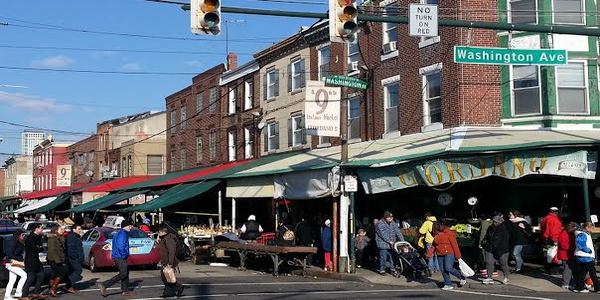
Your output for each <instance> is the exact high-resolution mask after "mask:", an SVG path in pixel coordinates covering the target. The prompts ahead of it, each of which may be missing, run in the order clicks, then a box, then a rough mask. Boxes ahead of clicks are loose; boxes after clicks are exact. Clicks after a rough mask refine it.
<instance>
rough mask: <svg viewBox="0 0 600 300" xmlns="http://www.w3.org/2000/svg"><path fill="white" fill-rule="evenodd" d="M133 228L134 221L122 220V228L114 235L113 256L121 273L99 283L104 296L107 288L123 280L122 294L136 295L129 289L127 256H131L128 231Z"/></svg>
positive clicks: (125, 295) (126, 295) (127, 295)
mask: <svg viewBox="0 0 600 300" xmlns="http://www.w3.org/2000/svg"><path fill="white" fill-rule="evenodd" d="M132 228H133V223H132V222H131V221H129V220H127V219H125V220H123V221H122V222H121V230H119V231H118V232H117V233H116V234H115V235H114V236H113V241H112V251H111V258H112V259H113V261H114V262H115V264H116V265H117V269H118V270H119V273H118V274H117V275H115V276H114V277H112V278H111V279H109V280H107V281H105V282H102V283H99V284H98V289H99V290H100V294H101V295H102V296H103V297H106V296H107V295H106V289H107V288H109V287H111V286H112V285H114V284H115V283H117V282H118V281H120V282H121V296H124V297H129V296H133V295H135V294H134V293H133V292H132V291H130V290H129V267H128V266H127V258H128V257H129V236H128V233H129V232H130V231H131V229H132Z"/></svg>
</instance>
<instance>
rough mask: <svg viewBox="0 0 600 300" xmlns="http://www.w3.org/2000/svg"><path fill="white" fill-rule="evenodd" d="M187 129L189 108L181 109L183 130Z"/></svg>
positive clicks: (183, 107)
mask: <svg viewBox="0 0 600 300" xmlns="http://www.w3.org/2000/svg"><path fill="white" fill-rule="evenodd" d="M186 127H187V107H186V106H182V107H181V129H183V128H186Z"/></svg>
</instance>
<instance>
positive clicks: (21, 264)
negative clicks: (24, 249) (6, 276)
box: [10, 259, 25, 268]
mask: <svg viewBox="0 0 600 300" xmlns="http://www.w3.org/2000/svg"><path fill="white" fill-rule="evenodd" d="M10 265H11V266H13V267H17V268H25V263H24V262H22V261H20V260H16V259H11V260H10Z"/></svg>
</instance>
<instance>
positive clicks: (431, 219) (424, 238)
mask: <svg viewBox="0 0 600 300" xmlns="http://www.w3.org/2000/svg"><path fill="white" fill-rule="evenodd" d="M435 222H437V219H436V218H435V216H433V215H432V214H431V213H426V214H425V222H423V225H421V228H419V233H420V234H421V237H420V238H419V241H418V243H417V244H418V246H419V247H420V248H421V249H425V253H427V252H429V249H431V247H433V234H432V232H433V230H434V224H435ZM427 260H428V261H427V265H428V267H429V270H430V271H431V273H433V272H437V271H439V270H440V264H439V262H438V259H437V254H436V253H435V252H434V253H433V256H432V257H430V258H428V259H427Z"/></svg>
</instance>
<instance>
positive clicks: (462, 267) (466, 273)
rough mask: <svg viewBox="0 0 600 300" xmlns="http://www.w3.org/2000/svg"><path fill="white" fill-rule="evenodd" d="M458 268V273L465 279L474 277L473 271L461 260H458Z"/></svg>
mask: <svg viewBox="0 0 600 300" xmlns="http://www.w3.org/2000/svg"><path fill="white" fill-rule="evenodd" d="M458 267H459V268H460V273H461V274H462V275H463V276H465V277H471V276H473V275H475V271H473V269H471V267H469V265H467V263H466V262H465V261H464V260H462V258H459V259H458Z"/></svg>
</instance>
